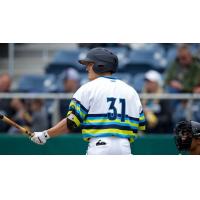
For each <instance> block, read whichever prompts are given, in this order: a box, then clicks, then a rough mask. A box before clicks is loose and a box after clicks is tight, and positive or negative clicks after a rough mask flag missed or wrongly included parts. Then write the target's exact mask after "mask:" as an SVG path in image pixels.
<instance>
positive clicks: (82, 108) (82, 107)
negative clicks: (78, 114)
mask: <svg viewBox="0 0 200 200" xmlns="http://www.w3.org/2000/svg"><path fill="white" fill-rule="evenodd" d="M72 101H75V102H76V103H77V104H79V105H80V107H81V110H82V111H83V112H84V113H85V114H87V113H88V110H87V109H86V108H85V107H84V106H83V105H82V104H81V102H80V101H78V100H77V99H75V98H73V99H72Z"/></svg>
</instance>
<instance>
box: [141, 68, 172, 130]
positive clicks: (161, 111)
mask: <svg viewBox="0 0 200 200" xmlns="http://www.w3.org/2000/svg"><path fill="white" fill-rule="evenodd" d="M143 92H144V93H157V94H162V92H163V88H162V78H161V75H160V74H159V73H158V72H157V71H154V70H150V71H148V72H147V73H146V74H145V84H144V89H143ZM142 104H143V108H144V113H145V116H146V120H147V132H148V133H170V132H171V131H172V130H171V127H172V124H171V111H170V109H169V108H168V101H167V100H159V99H154V100H152V99H145V100H143V101H142Z"/></svg>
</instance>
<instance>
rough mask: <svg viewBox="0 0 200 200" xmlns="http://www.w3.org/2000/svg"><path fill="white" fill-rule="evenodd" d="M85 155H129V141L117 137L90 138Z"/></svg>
mask: <svg viewBox="0 0 200 200" xmlns="http://www.w3.org/2000/svg"><path fill="white" fill-rule="evenodd" d="M87 155H131V147H130V142H129V140H128V139H127V138H118V137H98V138H91V139H90V141H89V146H88V150H87Z"/></svg>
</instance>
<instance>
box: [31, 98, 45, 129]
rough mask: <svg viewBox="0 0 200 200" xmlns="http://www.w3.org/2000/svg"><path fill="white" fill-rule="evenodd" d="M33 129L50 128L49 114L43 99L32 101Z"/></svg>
mask: <svg viewBox="0 0 200 200" xmlns="http://www.w3.org/2000/svg"><path fill="white" fill-rule="evenodd" d="M30 107H31V130H32V131H39V130H41V129H47V128H48V116H47V111H46V109H45V107H44V103H43V101H42V100H41V99H34V100H32V101H31V106H30Z"/></svg>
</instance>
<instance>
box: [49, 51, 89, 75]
mask: <svg viewBox="0 0 200 200" xmlns="http://www.w3.org/2000/svg"><path fill="white" fill-rule="evenodd" d="M87 50H88V49H87V48H78V49H73V50H60V51H58V52H57V53H56V54H55V56H54V58H53V60H52V61H51V63H49V64H48V66H47V67H46V73H48V74H56V75H58V74H60V73H61V72H62V71H64V70H66V69H67V68H70V67H72V68H76V69H78V70H79V71H83V70H84V68H83V67H82V66H81V65H80V64H79V63H78V60H79V59H80V58H83V57H84V56H85V55H86V52H87Z"/></svg>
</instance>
